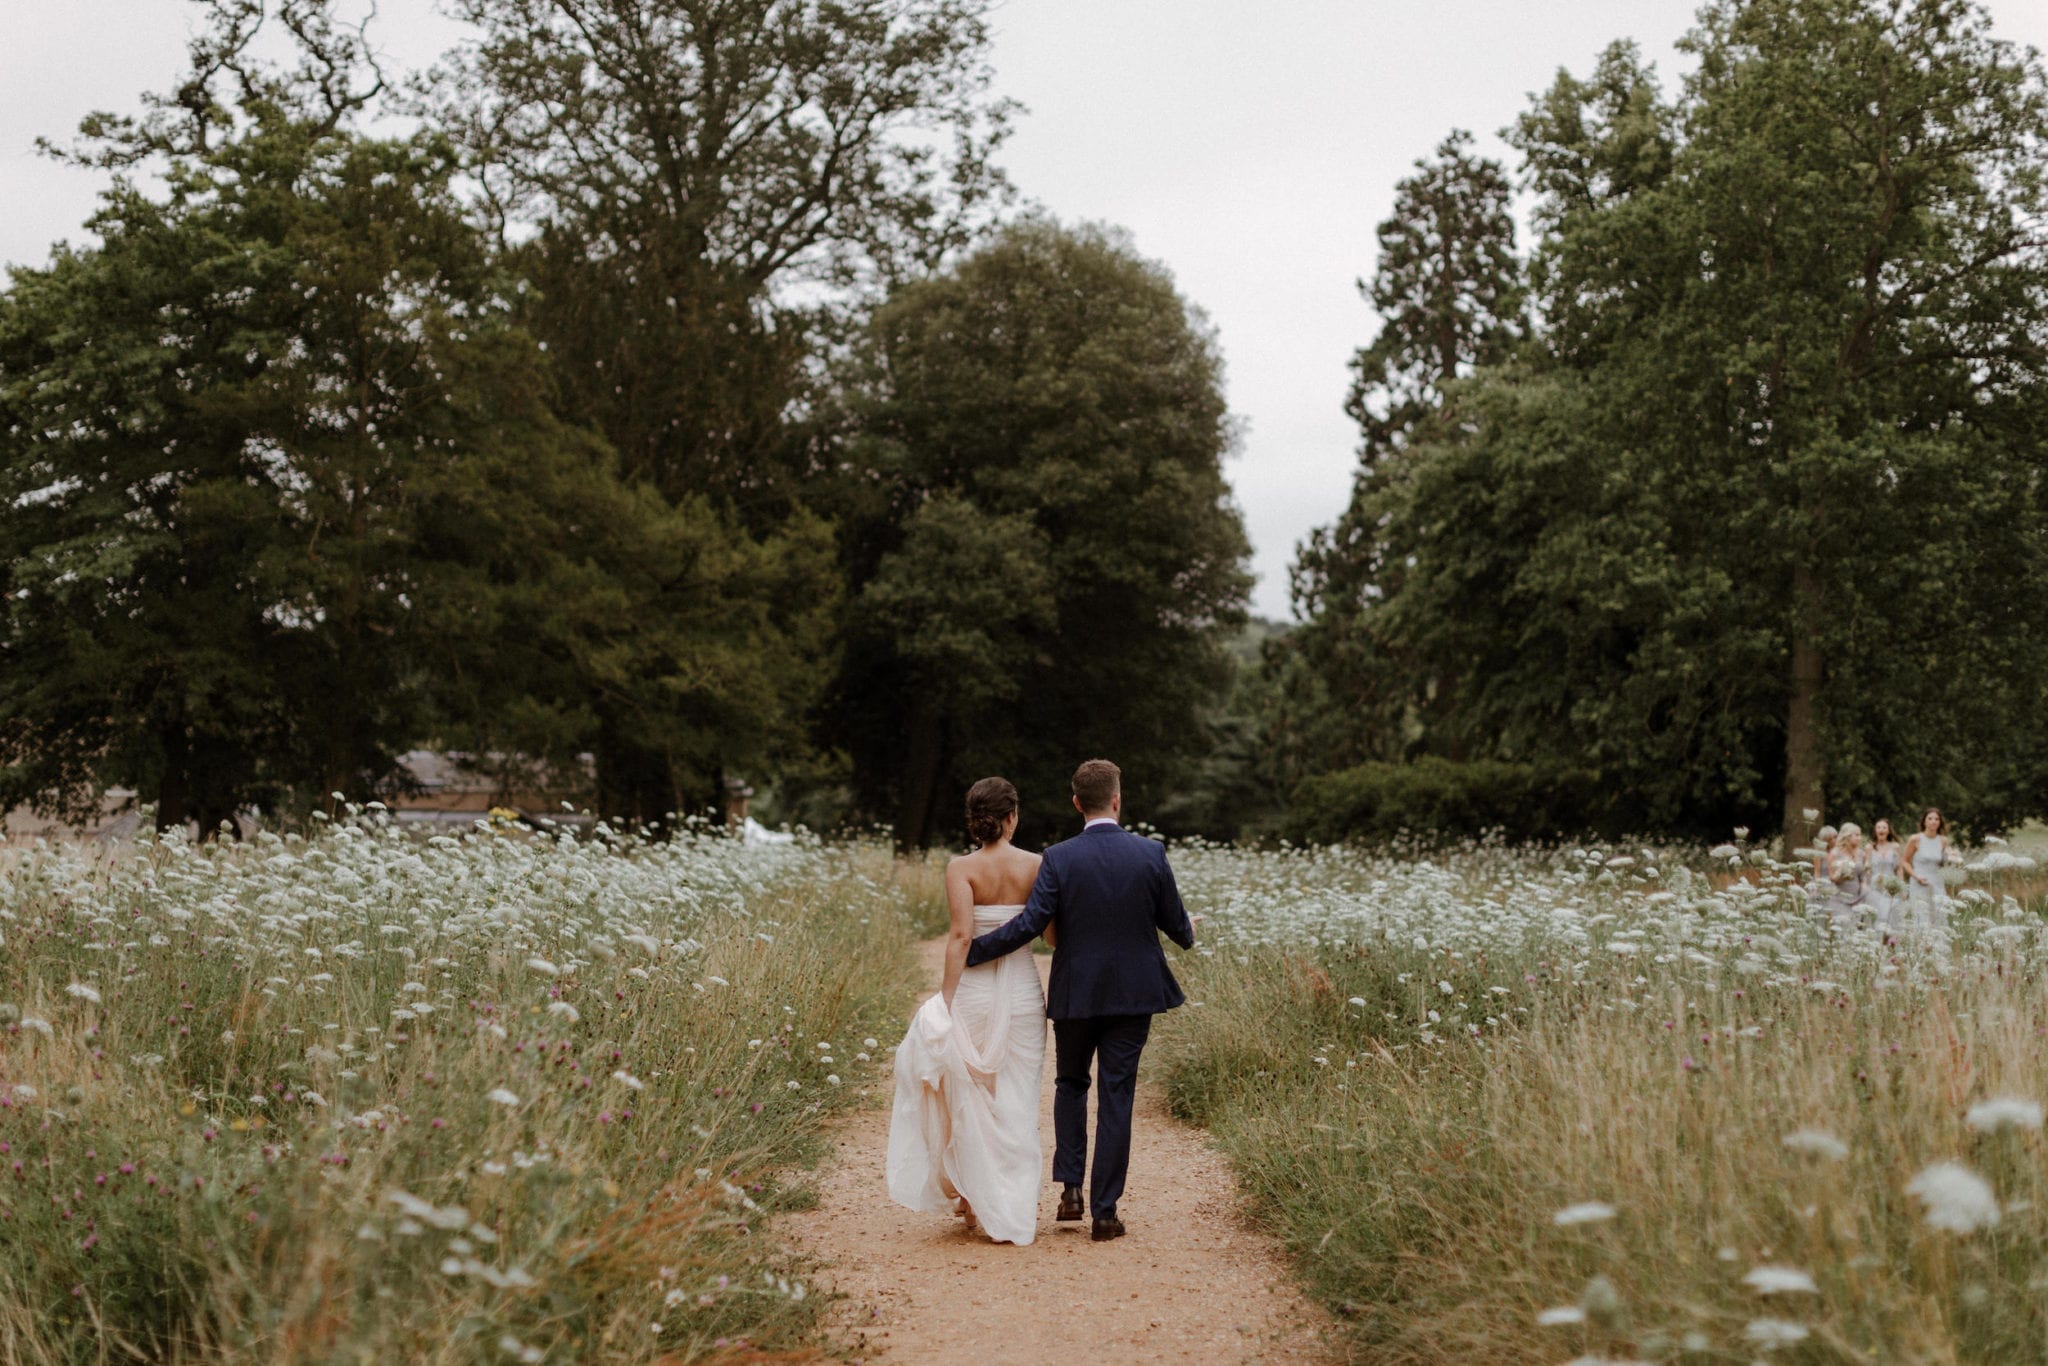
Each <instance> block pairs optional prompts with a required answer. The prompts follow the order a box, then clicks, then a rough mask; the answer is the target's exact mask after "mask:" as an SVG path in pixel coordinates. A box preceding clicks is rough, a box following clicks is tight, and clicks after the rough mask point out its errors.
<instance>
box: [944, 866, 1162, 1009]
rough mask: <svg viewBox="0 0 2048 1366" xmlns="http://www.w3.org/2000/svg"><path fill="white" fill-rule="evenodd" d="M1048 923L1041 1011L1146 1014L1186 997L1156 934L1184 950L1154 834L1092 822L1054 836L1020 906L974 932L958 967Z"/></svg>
mask: <svg viewBox="0 0 2048 1366" xmlns="http://www.w3.org/2000/svg"><path fill="white" fill-rule="evenodd" d="M1048 924H1049V925H1051V926H1052V927H1053V929H1054V931H1055V932H1056V934H1057V938H1058V940H1059V942H1058V943H1057V944H1056V945H1054V947H1053V952H1052V977H1051V981H1050V982H1049V984H1048V986H1047V989H1046V993H1045V1013H1046V1016H1047V1017H1048V1018H1049V1019H1054V1020H1092V1019H1095V1018H1097V1017H1099V1016H1104V1015H1156V1014H1158V1013H1159V1012H1160V1011H1162V1010H1171V1009H1173V1008H1174V1007H1175V1006H1177V1005H1179V1004H1180V1003H1181V1002H1183V1001H1185V1000H1186V999H1187V997H1185V996H1183V995H1182V994H1181V989H1180V983H1178V982H1176V981H1174V980H1173V973H1172V972H1171V971H1170V970H1169V969H1168V968H1167V966H1166V951H1165V950H1164V949H1162V948H1161V947H1160V946H1159V935H1160V934H1161V933H1162V932H1163V933H1164V934H1165V935H1166V936H1167V938H1169V939H1171V940H1173V942H1174V943H1176V944H1178V945H1180V946H1181V947H1182V948H1184V949H1191V948H1193V947H1194V946H1195V927H1194V926H1193V924H1191V923H1190V922H1189V920H1188V913H1187V908H1186V907H1184V906H1182V905H1181V904H1180V889H1179V888H1177V887H1176V886H1174V882H1173V869H1171V868H1169V867H1167V866H1166V850H1165V848H1164V847H1163V846H1161V845H1160V844H1159V843H1158V841H1156V840H1149V839H1146V838H1145V837H1144V836H1142V835H1133V834H1131V833H1129V832H1128V831H1125V830H1122V829H1119V828H1118V827H1116V826H1113V825H1098V826H1096V827H1094V828H1093V829H1089V830H1083V831H1082V832H1081V833H1080V834H1078V835H1076V836H1075V837H1074V838H1072V839H1070V840H1062V841H1061V842H1060V843H1058V844H1055V845H1054V846H1053V847H1052V848H1050V849H1048V850H1046V851H1045V862H1043V863H1041V864H1040V865H1039V866H1038V881H1037V882H1035V883H1033V884H1032V887H1031V899H1030V900H1029V901H1028V902H1026V903H1025V905H1024V909H1023V910H1022V911H1020V912H1019V913H1018V914H1017V915H1015V916H1013V917H1012V918H1011V919H1010V920H1009V921H1008V922H1007V923H1005V924H1002V925H998V926H997V927H996V928H995V929H992V930H990V931H989V932H988V933H987V934H984V935H982V936H981V937H980V938H978V939H976V940H975V941H974V944H973V946H972V947H970V948H969V949H968V950H967V965H968V966H969V967H973V966H974V965H976V964H977V963H986V962H988V961H989V960H990V959H991V958H1001V957H1002V956H1003V955H1004V954H1006V953H1014V952H1016V951H1017V950H1018V949H1021V948H1023V947H1024V946H1025V945H1027V944H1029V943H1030V942H1031V941H1032V940H1034V939H1036V938H1037V937H1038V936H1039V935H1041V934H1043V933H1044V932H1045V927H1046V926H1047V925H1048Z"/></svg>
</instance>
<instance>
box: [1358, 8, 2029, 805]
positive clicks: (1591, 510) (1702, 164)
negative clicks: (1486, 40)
mask: <svg viewBox="0 0 2048 1366" xmlns="http://www.w3.org/2000/svg"><path fill="white" fill-rule="evenodd" d="M1686 46H1687V48H1688V50H1690V51H1691V52H1693V53H1694V54H1696V55H1697V57H1698V59H1699V65H1698V69H1697V70H1696V72H1694V73H1693V74H1692V75H1691V76H1690V77H1688V79H1687V80H1686V82H1685V84H1684V87H1683V89H1682V91H1681V93H1680V94H1679V96H1678V97H1677V98H1676V99H1673V100H1667V99H1666V98H1664V97H1663V96H1662V94H1661V93H1660V92H1659V90H1658V87H1657V85H1656V83H1655V81H1654V78H1653V77H1652V75H1651V73H1650V72H1649V71H1648V70H1647V69H1646V68H1645V67H1644V66H1643V65H1642V63H1641V62H1640V60H1639V58H1638V57H1637V56H1636V54H1635V53H1634V51H1633V50H1632V49H1630V48H1628V47H1626V46H1621V47H1617V48H1615V49H1613V50H1611V51H1610V52H1609V53H1608V54H1607V56H1606V57H1605V58H1604V59H1603V60H1602V61H1601V63H1600V65H1599V67H1598V68H1597V70H1596V71H1595V72H1594V73H1593V75H1592V76H1591V77H1590V78H1589V79H1586V80H1583V81H1581V80H1576V79H1574V78H1572V77H1570V76H1561V77H1560V78H1559V79H1558V81H1557V83H1556V84H1555V85H1554V86H1553V87H1552V89H1551V90H1550V91H1549V92H1547V93H1546V94H1545V95H1543V96H1542V97H1540V98H1539V99H1538V100H1537V101H1536V102H1535V104H1534V106H1533V107H1532V108H1531V110H1530V111H1529V112H1528V114H1526V115H1525V116H1524V117H1523V119H1522V120H1521V121H1520V123H1519V124H1518V126H1517V128H1516V129H1515V130H1514V133H1513V139H1514V141H1515V142H1516V143H1517V145H1518V146H1519V147H1520V149H1521V150H1522V153H1523V155H1524V158H1525V166H1526V170H1527V173H1528V176H1529V180H1530V183H1531V185H1532V187H1533V188H1534V189H1535V190H1536V192H1537V194H1538V200H1537V206H1536V209H1537V212H1536V215H1535V216H1536V222H1537V225H1538V227H1539V229H1540V232H1541V236H1540V240H1539V242H1538V244H1537V247H1536V251H1535V255H1534V259H1533V261H1532V264H1531V270H1530V279H1531V281H1532V287H1533V290H1534V294H1535V298H1536V300H1537V305H1538V307H1537V313H1538V316H1539V317H1540V318H1541V320H1542V326H1541V329H1540V332H1539V334H1538V336H1537V338H1536V340H1535V342H1534V343H1533V344H1532V345H1531V346H1529V347H1527V348H1523V349H1521V350H1519V351H1518V353H1517V355H1516V356H1515V357H1514V358H1513V359H1511V360H1509V361H1507V362H1505V363H1502V364H1497V365H1494V366H1491V367H1486V368H1483V369H1481V370H1480V371H1479V372H1478V373H1477V374H1475V376H1474V377H1472V378H1471V379H1469V380H1465V381H1460V382H1458V383H1457V384H1454V385H1453V386H1451V390H1450V401H1451V403H1452V405H1454V406H1455V407H1456V408H1457V410H1458V411H1459V413H1460V417H1461V420H1460V421H1459V423H1457V424H1456V425H1452V424H1440V425H1438V426H1437V427H1435V428H1434V429H1433V430H1431V431H1430V432H1429V433H1427V434H1426V436H1418V438H1417V439H1415V440H1414V441H1412V442H1411V443H1410V445H1409V447H1408V449H1407V451H1406V454H1405V455H1404V458H1403V460H1402V461H1401V462H1400V464H1401V470H1402V472H1401V475H1400V477H1399V478H1398V479H1395V480H1392V481H1388V482H1387V483H1385V484H1384V485H1383V486H1377V487H1374V488H1373V489H1372V490H1371V506H1370V507H1369V508H1368V509H1367V520H1368V521H1370V522H1371V523H1372V524H1373V525H1375V526H1376V527H1378V528H1380V535H1381V537H1382V538H1383V539H1384V540H1385V541H1386V542H1387V543H1389V544H1393V545H1396V546H1398V547H1399V553H1398V554H1397V555H1391V556H1386V557H1383V559H1382V560H1381V561H1380V563H1379V564H1378V565H1377V566H1376V567H1369V568H1368V570H1367V572H1366V573H1365V574H1364V576H1363V577H1364V582H1365V583H1366V584H1367V588H1366V591H1365V593H1364V594H1363V596H1362V599H1361V600H1362V601H1364V602H1365V603H1366V604H1367V606H1366V609H1365V611H1364V613H1363V616H1364V619H1365V620H1366V622H1367V629H1368V633H1369V638H1370V640H1371V641H1372V642H1373V643H1374V644H1375V645H1376V646H1378V647H1380V648H1382V649H1384V650H1385V651H1386V652H1387V653H1390V654H1392V655H1394V656H1395V657H1396V658H1398V659H1401V660H1403V661H1404V663H1403V664H1402V666H1401V669H1402V671H1403V672H1404V673H1405V674H1406V676H1407V677H1408V678H1409V679H1410V681H1411V682H1412V683H1416V684H1421V683H1424V682H1427V683H1429V684H1430V685H1432V686H1435V687H1437V688H1439V689H1442V688H1444V687H1445V686H1446V685H1448V688H1449V698H1448V701H1447V703H1446V704H1445V705H1444V706H1443V707H1442V708H1441V710H1440V712H1439V714H1438V716H1437V718H1436V719H1435V720H1434V721H1433V722H1432V723H1431V725H1430V727H1429V732H1430V733H1429V734H1428V735H1427V736H1426V737H1425V739H1424V741H1423V748H1424V749H1425V750H1429V751H1433V752H1438V753H1444V754H1449V755H1452V756H1458V755H1460V754H1467V755H1470V757H1474V758H1487V759H1507V760H1516V761H1522V762H1530V763H1537V764H1541V765H1549V766H1553V767H1556V768H1566V767H1577V766H1580V765H1586V766H1589V767H1590V768H1591V769H1592V770H1593V771H1594V772H1595V773H1597V775H1598V776H1599V779H1600V780H1601V782H1602V784H1603V785H1604V786H1605V787H1606V788H1607V789H1609V790H1618V791H1624V792H1627V793H1629V794H1630V797H1631V801H1632V803H1633V809H1634V810H1635V811H1636V812H1637V813H1638V819H1639V820H1640V821H1641V823H1643V824H1645V825H1663V826H1667V827H1678V826H1689V827H1695V828H1712V827H1716V826H1721V825H1722V824H1723V823H1724V822H1731V823H1732V822H1737V821H1739V822H1741V823H1745V824H1754V825H1764V826H1768V825H1771V824H1774V823H1776V824H1781V825H1782V826H1783V828H1784V829H1785V831H1786V833H1787V834H1788V835H1789V836H1790V837H1792V838H1793V839H1794V840H1795V841H1797V840H1799V839H1801V838H1803V837H1804V836H1805V835H1806V834H1807V833H1809V832H1810V830H1811V828H1812V819H1810V818H1808V817H1807V816H1806V815H1805V814H1804V813H1805V812H1807V811H1809V810H1811V811H1815V812H1819V813H1823V815H1824V813H1826V812H1827V811H1828V810H1829V809H1830V808H1831V807H1832V808H1834V809H1836V810H1837V811H1841V812H1845V813H1847V812H1858V813H1864V814H1871V813H1880V812H1885V813H1898V812H1902V811H1906V810H1908V809H1909V805H1910V804H1912V803H1917V802H1923V801H1932V802H1936V803H1939V804H1942V805H1944V806H1946V807H1949V808H1950V809H1951V810H1952V812H1953V813H1957V814H1961V815H1963V816H1964V817H1965V818H1966V819H1968V820H1970V821H1973V822H1977V823H1980V824H1998V823H2004V822H2007V821H2010V820H2012V819H2015V818H2017V817H2019V816H2022V815H2024V814H2027V813H2030V812H2033V811H2038V810H2040V809H2041V808H2042V805H2043V775H2044V772H2048V764H2044V753H2048V751H2044V737H2043V733H2042V727H2041V726H2040V725H2039V724H2038V723H2037V722H2036V721H2035V719H2034V717H2033V715H2032V712H2033V709H2032V708H2031V707H2030V706H2029V705H2028V703H2027V702H2026V699H2025V695H2024V694H2025V690H2026V689H2027V687H2028V686H2030V685H2029V682H2028V680H2030V679H2031V678H2032V677H2034V676H2036V675H2037V674H2038V672H2039V671H2040V669H2041V668H2042V667H2043V666H2044V665H2048V610H2044V609H2043V607H2042V606H2041V604H2042V603H2044V602H2048V596H2044V594H2043V593H2042V592H2041V589H2042V588H2043V587H2044V586H2048V540H2044V528H2048V520H2044V517H2043V511H2044V509H2043V507H2042V497H2043V487H2044V486H2043V479H2044V473H2048V471H2044V469H2043V456H2042V451H2043V449H2044V447H2043V444H2042V435H2043V431H2044V392H2048V390H2044V385H2043V380H2044V378H2048V376H2044V369H2048V185H2044V173H2043V167H2044V165H2048V162H2044V159H2043V156H2042V151H2043V147H2044V140H2048V88H2044V82H2043V78H2042V73H2041V70H2040V67H2039V64H2038V62H2037V60H2036V59H2035V58H2034V57H2033V56H2032V55H2031V54H2029V53H2025V52H2022V51H2020V50H2018V49H2016V48H2014V47H2013V46H2011V45H2010V44H2006V43H2003V42H2000V41H1998V40H1997V39H1996V38H1995V37H1994V36H1993V35H1992V34H1991V32H1990V28H1989V22H1988V20H1987V18H1986V17H1985V15H1984V14H1983V12H1982V10H1981V9H1979V8H1977V7H1975V6H1973V5H1968V4H1960V3H1954V2H1953V0H1907V2H1905V3H1899V4H1877V3H1871V2H1870V0H1796V2H1795V0H1739V2H1738V0H1729V2H1728V3H1721V4H1714V5H1710V6H1709V7H1707V8H1706V9H1705V10H1703V11H1702V13H1701V20H1700V24H1699V27H1698V28H1697V29H1696V30H1695V31H1694V32H1693V33H1692V34H1691V35H1690V36H1689V37H1688V38H1687V40H1686Z"/></svg>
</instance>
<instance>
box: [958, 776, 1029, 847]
mask: <svg viewBox="0 0 2048 1366" xmlns="http://www.w3.org/2000/svg"><path fill="white" fill-rule="evenodd" d="M1016 810H1017V789H1016V788H1014V787H1012V786H1010V780H1009V779H1008V778H983V779H982V780H981V781H980V782H978V783H976V784H975V785H974V786H973V787H970V788H968V789H967V837H968V838H969V839H971V840H973V841H974V842H975V843H976V844H993V843H995V842H996V841H997V840H999V839H1001V838H1002V837H1003V822H1004V821H1006V820H1008V819H1010V817H1011V815H1012V814H1013V813H1014V812H1015V811H1016Z"/></svg>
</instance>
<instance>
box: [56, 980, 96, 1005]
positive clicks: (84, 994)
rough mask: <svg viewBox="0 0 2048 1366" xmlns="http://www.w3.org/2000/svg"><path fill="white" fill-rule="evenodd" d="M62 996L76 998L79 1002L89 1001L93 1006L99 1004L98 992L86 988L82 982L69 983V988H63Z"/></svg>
mask: <svg viewBox="0 0 2048 1366" xmlns="http://www.w3.org/2000/svg"><path fill="white" fill-rule="evenodd" d="M64 994H65V995H67V996H76V997H77V998H78V999H79V1000H81V1001H90V1002H92V1003H93V1004H94V1005H98V1004H99V1003H100V994H99V992H97V991H95V990H94V989H93V988H91V987H89V986H87V985H86V984H85V983H83V982H73V983H71V984H70V985H69V986H67V987H65V988H64Z"/></svg>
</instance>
